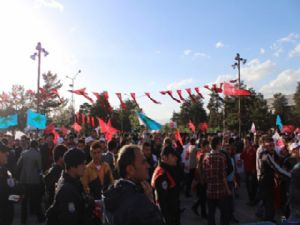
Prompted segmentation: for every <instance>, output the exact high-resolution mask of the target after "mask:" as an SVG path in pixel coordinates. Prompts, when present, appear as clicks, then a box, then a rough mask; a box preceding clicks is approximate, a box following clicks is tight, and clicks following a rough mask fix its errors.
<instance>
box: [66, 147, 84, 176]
mask: <svg viewBox="0 0 300 225" xmlns="http://www.w3.org/2000/svg"><path fill="white" fill-rule="evenodd" d="M64 162H65V168H66V171H67V173H68V174H69V175H71V176H72V177H75V178H79V177H82V176H83V175H84V171H85V164H84V163H85V156H84V153H83V152H82V151H80V150H78V149H71V150H69V151H67V152H66V153H65V154H64Z"/></svg>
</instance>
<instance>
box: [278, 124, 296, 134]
mask: <svg viewBox="0 0 300 225" xmlns="http://www.w3.org/2000/svg"><path fill="white" fill-rule="evenodd" d="M294 131H295V127H294V126H293V125H284V126H283V127H282V129H281V132H287V133H293V132H294Z"/></svg>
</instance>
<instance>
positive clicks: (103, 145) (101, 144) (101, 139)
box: [99, 138, 106, 151]
mask: <svg viewBox="0 0 300 225" xmlns="http://www.w3.org/2000/svg"><path fill="white" fill-rule="evenodd" d="M99 144H100V148H101V149H102V151H104V150H106V141H105V139H104V138H100V140H99Z"/></svg>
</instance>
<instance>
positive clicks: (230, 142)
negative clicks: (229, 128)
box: [228, 137, 234, 145]
mask: <svg viewBox="0 0 300 225" xmlns="http://www.w3.org/2000/svg"><path fill="white" fill-rule="evenodd" d="M228 144H229V145H234V138H232V137H231V138H229V140H228Z"/></svg>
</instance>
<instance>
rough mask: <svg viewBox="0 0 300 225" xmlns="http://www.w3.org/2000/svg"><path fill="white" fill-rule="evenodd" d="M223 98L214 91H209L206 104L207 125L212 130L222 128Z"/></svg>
mask: <svg viewBox="0 0 300 225" xmlns="http://www.w3.org/2000/svg"><path fill="white" fill-rule="evenodd" d="M223 101H224V100H223V99H222V98H221V97H220V96H219V94H218V93H216V92H211V94H210V99H209V102H208V104H207V109H208V110H209V115H208V126H209V127H210V128H211V129H214V130H221V129H223V122H222V121H223V105H224V104H223Z"/></svg>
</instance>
